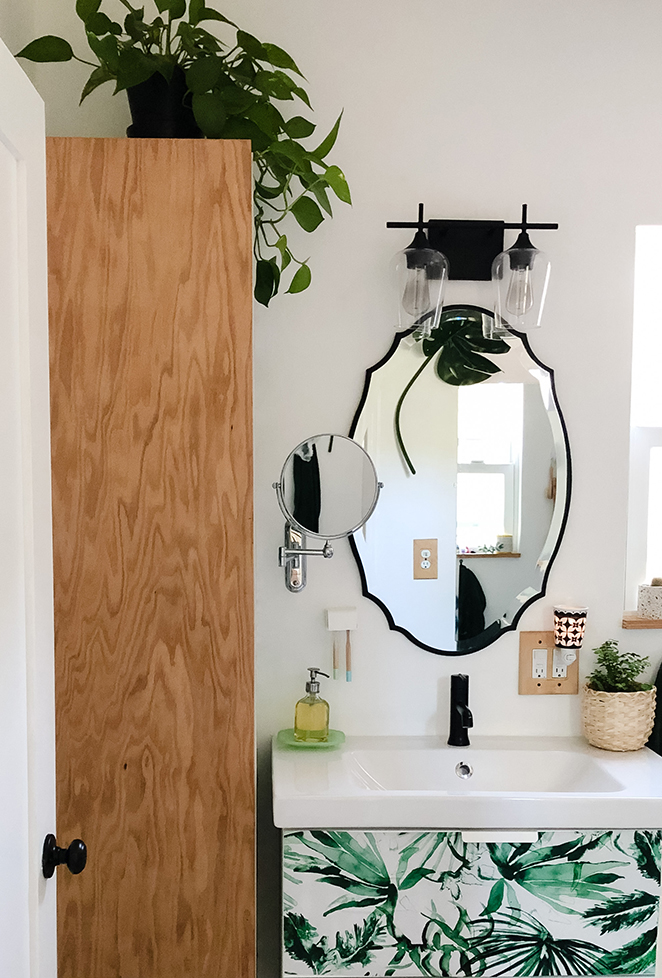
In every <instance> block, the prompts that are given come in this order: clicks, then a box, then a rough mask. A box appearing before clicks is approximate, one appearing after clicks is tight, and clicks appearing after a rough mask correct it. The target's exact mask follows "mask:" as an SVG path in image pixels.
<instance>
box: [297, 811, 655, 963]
mask: <svg viewBox="0 0 662 978" xmlns="http://www.w3.org/2000/svg"><path fill="white" fill-rule="evenodd" d="M661 843H662V832H657V831H650V830H641V831H638V832H631V831H628V832H626V831H620V832H579V831H575V832H569V831H562V832H561V831H559V832H541V833H539V837H538V841H537V842H534V843H518V844H514V843H503V844H497V843H487V844H485V843H480V844H476V843H464V842H463V840H462V835H461V833H458V832H434V831H420V832H379V831H376V832H368V831H365V832H364V831H354V832H350V831H337V830H334V831H331V830H328V831H320V830H315V831H302V832H295V833H288V834H286V836H285V839H284V849H283V851H284V910H285V924H284V946H285V950H286V956H287V957H286V963H287V964H289V965H290V966H291V970H287V971H286V973H287V974H292V975H311V974H313V975H317V974H319V975H336V974H337V975H342V976H346V978H353V976H356V978H358V976H366V975H372V976H380V978H384V976H386V978H390V976H392V975H394V976H403V978H405V976H409V975H419V976H420V975H424V976H429V978H448V976H466V978H471V976H477V978H482V976H484V978H497V976H501V975H503V976H504V978H506V976H507V978H519V976H520V975H522V976H528V975H558V976H569V975H574V976H582V975H602V974H609V975H627V974H653V972H654V969H655V949H656V939H657V922H658V903H659V880H660V846H661ZM332 922H333V924H334V925H335V926H333V925H332V927H333V929H331V930H329V925H331V924H332Z"/></svg>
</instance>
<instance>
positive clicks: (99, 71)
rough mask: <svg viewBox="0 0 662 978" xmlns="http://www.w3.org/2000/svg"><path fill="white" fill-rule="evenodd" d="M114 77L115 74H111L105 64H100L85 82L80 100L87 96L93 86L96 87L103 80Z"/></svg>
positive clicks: (101, 83) (110, 79)
mask: <svg viewBox="0 0 662 978" xmlns="http://www.w3.org/2000/svg"><path fill="white" fill-rule="evenodd" d="M114 77H115V76H114V75H111V73H110V72H109V71H108V69H107V68H106V66H105V65H100V66H99V67H98V68H95V69H94V71H93V72H92V74H91V75H90V77H89V78H88V79H87V81H86V82H85V87H84V88H83V91H82V92H81V96H80V100H81V102H82V101H83V99H85V98H87V96H88V95H89V94H90V93H91V92H93V91H94V89H95V88H98V87H99V85H103V84H104V82H108V81H112V80H113V78H114Z"/></svg>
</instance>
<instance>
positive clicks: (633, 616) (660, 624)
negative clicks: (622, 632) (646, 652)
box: [623, 611, 662, 628]
mask: <svg viewBox="0 0 662 978" xmlns="http://www.w3.org/2000/svg"><path fill="white" fill-rule="evenodd" d="M623 628H662V618H642V617H641V615H638V614H637V612H636V611H624V612H623Z"/></svg>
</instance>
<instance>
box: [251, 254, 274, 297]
mask: <svg viewBox="0 0 662 978" xmlns="http://www.w3.org/2000/svg"><path fill="white" fill-rule="evenodd" d="M274 282H275V276H274V266H273V265H272V263H271V262H270V261H265V260H264V259H262V258H260V259H259V260H258V262H257V265H256V268H255V290H254V293H253V294H254V296H255V298H256V300H257V301H258V302H259V303H260V304H261V305H263V306H268V305H269V301H270V300H271V299H272V298H273V295H274Z"/></svg>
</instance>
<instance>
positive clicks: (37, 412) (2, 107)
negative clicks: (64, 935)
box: [0, 41, 56, 978]
mask: <svg viewBox="0 0 662 978" xmlns="http://www.w3.org/2000/svg"><path fill="white" fill-rule="evenodd" d="M45 175H46V174H45V160H44V106H43V102H42V100H41V99H40V97H39V95H38V94H37V92H36V91H35V89H34V88H33V87H32V85H31V84H30V81H29V80H28V78H27V76H26V75H25V74H24V73H23V71H22V70H21V68H20V67H19V66H18V64H17V62H16V61H15V60H14V59H13V58H12V56H11V54H10V53H9V51H8V50H7V48H6V47H5V45H4V44H3V43H2V41H0V310H2V313H1V315H0V349H1V350H2V355H1V356H0V456H1V458H2V464H1V465H0V839H1V840H2V872H1V874H0V974H2V975H3V976H4V975H7V976H8V978H9V976H11V978H55V972H56V960H55V958H56V955H55V880H54V879H53V880H49V881H46V880H45V879H44V877H43V875H42V872H41V851H42V845H43V841H44V837H45V835H46V834H47V833H50V832H53V831H54V830H55V721H54V699H53V564H52V552H51V479H50V465H49V454H50V453H49V420H48V417H49V406H48V323H47V298H46V181H45Z"/></svg>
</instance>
